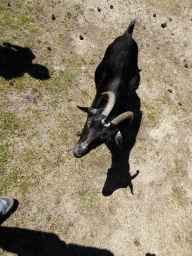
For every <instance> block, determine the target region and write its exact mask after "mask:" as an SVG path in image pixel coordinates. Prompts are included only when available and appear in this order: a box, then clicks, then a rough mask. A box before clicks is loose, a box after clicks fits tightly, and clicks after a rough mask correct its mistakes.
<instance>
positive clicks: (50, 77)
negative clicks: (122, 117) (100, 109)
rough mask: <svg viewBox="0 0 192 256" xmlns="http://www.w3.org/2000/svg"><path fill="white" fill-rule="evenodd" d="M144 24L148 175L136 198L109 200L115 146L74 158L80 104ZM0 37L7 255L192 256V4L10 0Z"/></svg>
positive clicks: (138, 149)
mask: <svg viewBox="0 0 192 256" xmlns="http://www.w3.org/2000/svg"><path fill="white" fill-rule="evenodd" d="M135 18H137V23H136V26H135V28H134V32H133V37H134V39H135V40H136V42H137V44H138V47H139V60H138V65H139V68H140V69H142V71H141V82H140V86H139V89H138V90H137V93H138V96H139V97H140V100H141V104H142V111H143V117H142V121H141V127H140V130H139V133H138V136H137V140H136V144H135V146H134V148H133V149H132V151H131V155H130V159H129V164H130V172H131V174H132V175H134V174H135V173H136V171H137V170H139V175H137V177H136V178H135V179H133V180H132V183H133V192H134V195H132V194H131V192H130V189H129V188H119V189H117V190H115V191H114V193H113V194H112V195H110V196H108V197H106V196H104V195H103V194H102V189H103V186H104V184H105V181H106V174H107V170H108V169H109V168H110V165H111V155H110V152H109V151H108V149H107V148H106V147H105V146H104V145H103V146H101V147H99V148H97V149H96V150H93V151H92V152H90V153H89V154H88V155H87V156H85V157H83V158H81V159H75V158H74V156H73V148H74V146H75V143H76V142H77V140H78V137H77V135H76V134H77V132H79V131H81V129H82V128H83V124H84V121H85V119H86V115H85V114H84V113H83V112H81V111H79V110H78V109H77V108H76V105H81V106H90V105H91V102H92V99H93V97H94V94H95V87H94V71H95V69H96V67H97V65H98V64H99V62H100V61H101V59H102V57H103V54H104V52H105V50H106V48H107V46H108V45H109V44H110V43H111V42H112V41H113V40H114V39H115V38H116V37H117V36H119V35H121V34H122V33H123V32H124V31H125V29H126V28H127V26H128V25H129V23H130V21H131V20H133V19H135ZM0 33H1V37H0V57H1V58H0V93H1V94H0V106H1V108H0V132H1V136H0V150H1V152H0V157H1V158H0V167H1V171H0V194H1V195H9V196H12V197H13V198H16V199H17V200H18V202H19V205H18V208H17V210H16V211H15V212H14V213H13V214H12V215H11V216H10V217H9V218H8V219H7V220H6V221H5V222H3V224H2V225H1V227H0V247H1V249H0V255H15V254H16V255H25V256H28V255H87V256H88V255H90V256H91V255H107V256H110V255H115V256H128V255H129V256H146V255H156V256H165V255H174V256H175V255H177V256H190V255H192V217H191V212H192V136H191V132H192V114H191V111H192V104H191V98H192V88H191V81H192V44H191V42H192V3H191V1H187V0H186V1H180V0H176V1H168V0H164V1H163V0H145V1H139V0H136V1H133V0H121V1H117V0H111V1H109V0H98V1H91V0H75V1H69V0H61V1H50V0H46V1H43V0H42V1H36V0H25V1H24V0H20V1H13V0H10V1H6V0H0ZM16 46H19V47H20V48H16ZM22 56H27V57H26V58H23V59H22ZM7 63H8V64H7ZM10 63H12V64H10ZM11 65H12V66H11Z"/></svg>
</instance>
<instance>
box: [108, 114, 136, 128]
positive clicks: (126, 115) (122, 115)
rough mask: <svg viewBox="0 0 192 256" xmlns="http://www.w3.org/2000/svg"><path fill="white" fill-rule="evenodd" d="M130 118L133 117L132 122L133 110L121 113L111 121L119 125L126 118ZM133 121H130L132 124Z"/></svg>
mask: <svg viewBox="0 0 192 256" xmlns="http://www.w3.org/2000/svg"><path fill="white" fill-rule="evenodd" d="M128 118H131V122H132V120H133V118H134V114H133V112H131V111H127V112H124V113H122V114H121V115H119V116H117V117H116V118H115V119H113V120H112V121H111V123H112V124H114V125H118V124H119V123H121V122H123V121H124V120H126V119H128ZM131 122H130V124H131Z"/></svg>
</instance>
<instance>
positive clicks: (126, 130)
mask: <svg viewBox="0 0 192 256" xmlns="http://www.w3.org/2000/svg"><path fill="white" fill-rule="evenodd" d="M135 22H136V20H133V21H132V22H131V23H130V25H129V27H128V28H127V30H126V31H125V33H124V34H123V35H122V36H120V37H118V38H116V39H115V40H114V42H113V43H112V44H110V45H109V46H108V48H107V50H106V52H105V56H104V58H103V60H102V61H101V63H100V64H99V66H98V67H97V69H96V72H95V84H96V89H97V93H96V96H95V99H94V101H93V103H92V105H91V108H88V107H78V108H79V109H81V110H83V111H85V112H87V113H88V118H87V122H86V123H85V126H84V129H83V131H82V134H81V137H80V140H79V141H78V142H77V144H76V146H75V149H74V156H75V157H82V156H84V155H86V154H87V153H89V152H90V151H91V150H92V149H94V148H96V147H97V146H99V145H101V144H102V143H105V144H106V145H107V146H108V148H109V149H110V150H111V152H112V153H114V154H118V152H122V150H124V149H125V148H127V147H129V148H130V146H131V148H132V146H133V145H134V141H135V137H136V136H134V130H135V128H136V127H135V125H136V124H137V123H138V122H137V121H138V120H140V118H141V114H140V100H139V98H138V96H137V95H136V93H135V90H136V89H137V88H138V86H139V81H140V75H139V69H138V66H137V59H138V47H137V44H136V42H135V40H134V39H133V38H132V32H133V28H134V25H135ZM128 119H129V120H128ZM132 120H133V122H131V121H132ZM137 130H138V129H137ZM128 135H131V136H128ZM131 142H132V143H131ZM132 144H133V145H132ZM117 146H118V148H117Z"/></svg>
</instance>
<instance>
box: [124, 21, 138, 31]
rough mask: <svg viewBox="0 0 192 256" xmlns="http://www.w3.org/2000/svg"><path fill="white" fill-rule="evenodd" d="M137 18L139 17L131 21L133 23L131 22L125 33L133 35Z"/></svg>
mask: <svg viewBox="0 0 192 256" xmlns="http://www.w3.org/2000/svg"><path fill="white" fill-rule="evenodd" d="M136 20H137V19H134V20H132V21H131V23H130V24H129V27H128V28H127V29H126V31H125V33H128V34H130V35H132V33H133V29H134V26H135V23H136Z"/></svg>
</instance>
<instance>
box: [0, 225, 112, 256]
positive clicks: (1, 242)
mask: <svg viewBox="0 0 192 256" xmlns="http://www.w3.org/2000/svg"><path fill="white" fill-rule="evenodd" d="M0 248H2V249H3V250H6V251H8V252H11V253H14V254H17V255H18V256H53V255H57V256H90V255H91V256H114V254H113V253H111V252H110V251H108V250H106V249H98V248H94V247H85V246H80V245H75V244H66V243H65V242H64V241H61V240H60V239H59V237H58V236H57V235H55V234H52V233H47V232H41V231H35V230H28V229H22V228H12V227H1V226H0Z"/></svg>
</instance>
